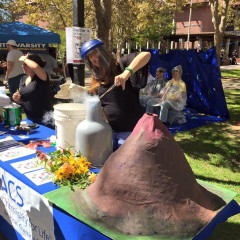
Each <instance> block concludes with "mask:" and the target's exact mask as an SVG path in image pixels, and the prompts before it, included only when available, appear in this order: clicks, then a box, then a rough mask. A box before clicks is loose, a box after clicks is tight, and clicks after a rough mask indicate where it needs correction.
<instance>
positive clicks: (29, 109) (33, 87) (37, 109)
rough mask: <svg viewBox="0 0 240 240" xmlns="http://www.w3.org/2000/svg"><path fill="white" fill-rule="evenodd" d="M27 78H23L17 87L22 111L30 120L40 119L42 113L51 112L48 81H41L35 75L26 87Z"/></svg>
mask: <svg viewBox="0 0 240 240" xmlns="http://www.w3.org/2000/svg"><path fill="white" fill-rule="evenodd" d="M27 77H28V76H27V75H26V76H23V77H22V79H21V81H20V85H19V92H20V94H21V99H22V101H23V104H22V105H23V108H24V111H25V113H26V115H27V116H28V117H30V118H42V117H43V115H44V113H46V112H47V111H50V110H51V102H50V86H49V79H47V81H42V80H41V79H40V78H39V77H38V76H37V75H35V76H34V77H33V79H32V81H31V82H30V83H29V84H28V85H27V86H26V84H25V83H26V79H27Z"/></svg>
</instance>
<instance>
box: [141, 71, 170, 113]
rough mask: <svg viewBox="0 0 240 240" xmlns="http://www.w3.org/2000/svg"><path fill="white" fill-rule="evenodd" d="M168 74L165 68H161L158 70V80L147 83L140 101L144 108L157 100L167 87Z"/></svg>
mask: <svg viewBox="0 0 240 240" xmlns="http://www.w3.org/2000/svg"><path fill="white" fill-rule="evenodd" d="M165 72H166V69H165V68H163V67H159V68H157V70H156V78H155V79H153V80H151V81H149V82H148V83H147V86H146V87H145V88H144V89H142V90H141V92H140V94H141V95H140V96H139V100H140V103H141V105H142V107H143V108H144V110H145V109H146V106H147V102H148V101H149V100H150V101H151V99H153V98H156V97H157V96H158V95H159V93H160V92H161V90H162V89H163V88H164V86H165V85H166V82H167V79H165V78H164V73H165Z"/></svg>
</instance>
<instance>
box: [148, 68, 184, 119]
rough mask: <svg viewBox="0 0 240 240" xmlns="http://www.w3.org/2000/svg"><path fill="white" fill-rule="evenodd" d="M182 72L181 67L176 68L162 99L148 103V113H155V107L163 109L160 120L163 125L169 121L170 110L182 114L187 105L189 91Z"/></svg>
mask: <svg viewBox="0 0 240 240" xmlns="http://www.w3.org/2000/svg"><path fill="white" fill-rule="evenodd" d="M182 72H183V71H182V66H181V65H178V66H176V67H174V68H173V69H172V79H171V80H170V81H168V82H167V84H166V85H165V87H164V88H163V89H162V91H161V92H160V94H159V97H160V98H155V99H154V101H152V102H147V112H153V108H154V106H160V107H161V108H160V113H159V119H160V120H161V121H162V122H163V123H166V122H167V121H169V119H168V118H169V110H176V111H177V112H180V111H182V110H183V108H184V107H185V105H186V101H187V91H186V84H185V83H184V82H183V80H182ZM173 117H174V116H173ZM169 122H172V121H169ZM181 123H183V122H181Z"/></svg>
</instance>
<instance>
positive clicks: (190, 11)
mask: <svg viewBox="0 0 240 240" xmlns="http://www.w3.org/2000/svg"><path fill="white" fill-rule="evenodd" d="M191 19H192V0H191V2H190V8H189V20H188V37H187V50H188V49H189V40H190V28H191Z"/></svg>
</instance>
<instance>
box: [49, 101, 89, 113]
mask: <svg viewBox="0 0 240 240" xmlns="http://www.w3.org/2000/svg"><path fill="white" fill-rule="evenodd" d="M53 108H54V110H58V111H66V112H71V111H76V110H77V111H81V110H86V109H87V107H86V104H84V103H59V104H56V105H54V106H53Z"/></svg>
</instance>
